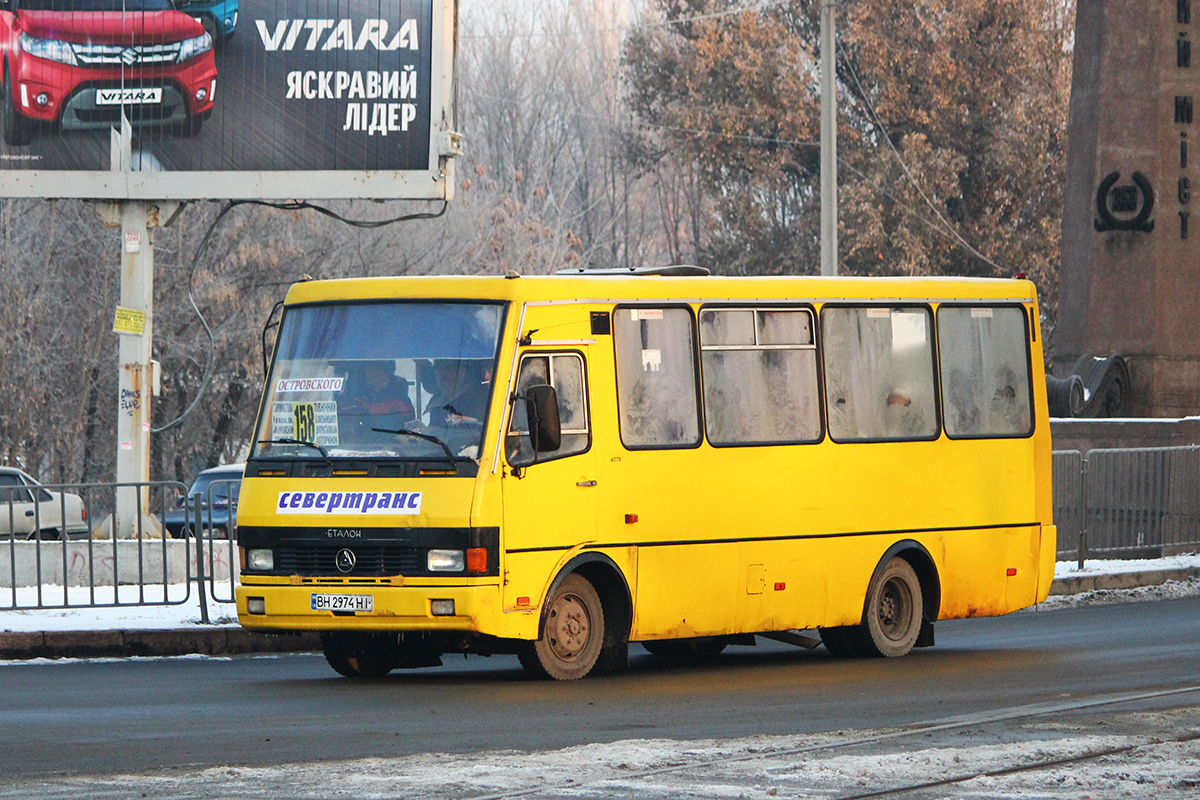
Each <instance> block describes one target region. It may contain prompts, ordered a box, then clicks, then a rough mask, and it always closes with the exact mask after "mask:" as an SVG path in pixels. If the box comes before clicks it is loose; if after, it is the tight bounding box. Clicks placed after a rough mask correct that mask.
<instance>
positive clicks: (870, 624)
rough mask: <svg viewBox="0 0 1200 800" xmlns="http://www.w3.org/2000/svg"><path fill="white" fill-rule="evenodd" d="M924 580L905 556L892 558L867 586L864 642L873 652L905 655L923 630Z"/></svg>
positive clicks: (887, 656) (894, 655)
mask: <svg viewBox="0 0 1200 800" xmlns="http://www.w3.org/2000/svg"><path fill="white" fill-rule="evenodd" d="M922 608H923V606H922V603H921V583H920V581H918V580H917V573H916V572H914V571H913V568H912V566H910V565H909V563H908V562H907V561H905V560H904V559H903V558H899V557H897V558H893V559H892V560H891V561H889V562H888V563H887V565H886V566H884V568H883V570H882V571H881V572H880V573H879V574H878V575H877V576H875V579H874V580H873V581H871V586H870V588H869V589H867V613H866V626H865V628H866V630H864V631H863V633H865V634H866V636H864V637H862V644H864V645H866V646H867V647H868V648H869V652H870V654H871V655H880V656H884V657H885V658H895V657H896V656H902V655H904V654H905V653H907V652H908V651H909V650H911V649H912V648H913V645H914V644H916V641H917V635H918V634H920V632H921V611H922Z"/></svg>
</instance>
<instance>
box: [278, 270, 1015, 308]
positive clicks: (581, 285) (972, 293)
mask: <svg viewBox="0 0 1200 800" xmlns="http://www.w3.org/2000/svg"><path fill="white" fill-rule="evenodd" d="M1035 297H1036V289H1035V287H1034V285H1033V283H1032V282H1030V281H1028V280H1023V279H1007V278H952V277H911V278H910V277H903V278H861V277H832V278H831V277H819V276H785V277H780V276H764V277H724V276H705V277H694V276H664V275H638V276H627V275H611V274H606V275H603V276H596V275H574V274H573V275H531V276H518V277H500V276H495V277H487V276H470V275H443V276H397V277H380V278H344V279H339V280H327V281H304V282H301V283H295V284H293V285H292V287H291V289H289V290H288V293H287V299H286V303H287V305H296V304H301V303H319V302H330V301H334V302H337V301H348V300H391V299H439V300H497V301H505V302H511V301H546V300H577V301H579V302H589V301H595V302H598V303H603V302H610V301H614V302H627V301H638V300H674V301H680V302H685V301H691V300H695V301H700V300H704V301H708V300H745V301H748V302H764V301H766V302H771V301H780V300H797V301H808V302H824V301H829V300H843V299H847V300H879V301H881V302H882V301H889V300H893V301H894V300H903V301H912V302H917V301H934V302H936V301H941V300H989V301H996V300H1011V301H1016V302H1031V301H1033V300H1034V299H1035Z"/></svg>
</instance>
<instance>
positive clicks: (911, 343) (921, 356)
mask: <svg viewBox="0 0 1200 800" xmlns="http://www.w3.org/2000/svg"><path fill="white" fill-rule="evenodd" d="M821 329H822V334H823V337H824V348H825V349H824V357H825V396H826V403H827V407H828V409H829V435H830V436H831V437H832V438H833V439H834V441H841V442H845V441H868V440H888V439H893V440H903V439H933V438H936V437H937V433H938V420H937V402H936V390H935V386H934V377H933V341H932V335H931V334H932V326H931V325H930V319H929V311H928V310H927V309H924V308H839V307H829V306H826V308H825V309H824V311H822V313H821Z"/></svg>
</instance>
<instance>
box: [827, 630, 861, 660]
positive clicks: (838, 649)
mask: <svg viewBox="0 0 1200 800" xmlns="http://www.w3.org/2000/svg"><path fill="white" fill-rule="evenodd" d="M819 633H820V634H821V644H823V645H825V649H826V650H828V651H829V655H831V656H834V657H836V658H858V657H859V656H862V655H864V653H863V648H862V646H861V641H860V640H861V639H862V626H859V625H839V626H837V627H834V628H821V630H820V631H819Z"/></svg>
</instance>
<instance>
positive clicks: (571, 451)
mask: <svg viewBox="0 0 1200 800" xmlns="http://www.w3.org/2000/svg"><path fill="white" fill-rule="evenodd" d="M517 369H518V371H517V380H516V385H515V388H514V392H515V393H516V394H517V395H518V396H519V397H521V396H524V395H525V394H526V392H527V391H528V389H529V387H530V386H536V385H539V384H549V385H550V386H553V387H554V389H555V391H556V393H557V395H558V406H559V420H560V422H561V424H562V442H561V445H560V446H559V448H558V449H557V450H554V451H549V452H540V453H534V452H533V445H532V442H531V437H530V432H529V419H528V417H527V414H526V410H525V404H524V403H523V402H520V401H518V402H516V403H515V404H514V405H513V409H512V412H511V413H510V416H509V427H508V430H507V431H506V435H505V442H504V449H505V456H506V468H505V473H504V484H503V485H504V489H503V492H504V537H503V546H504V548H505V552H506V557H505V572H506V575H505V590H504V599H505V605H506V607H510V608H512V607H517V606H524V605H528V604H529V603H530V602H532V603H533V604H536V603H537V602H538V600H539V599H540V596H541V593H542V592H543V591H544V590H545V588H546V585H547V582H548V581H549V580H550V578H552V577H553V576H552V575H551V574H550V572H551V571H552V570H553V568H554V566H555V565H556V564H557V563H558V561H559V560H560V559H561V558H562V556H563V555H564V554H565V553H566V551H568V550H570V549H571V548H573V547H575V546H577V545H580V544H585V543H588V542H593V541H595V539H596V460H595V454H594V452H593V450H592V448H591V423H590V416H591V415H590V408H589V404H588V392H587V346H586V345H583V346H581V347H580V348H579V349H572V350H569V351H536V350H529V351H526V352H524V353H522V354H521V360H520V363H519V364H518V367H517ZM514 464H520V465H523V466H519V467H517V466H513V465H514ZM519 600H523V601H524V602H518V601H519Z"/></svg>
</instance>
